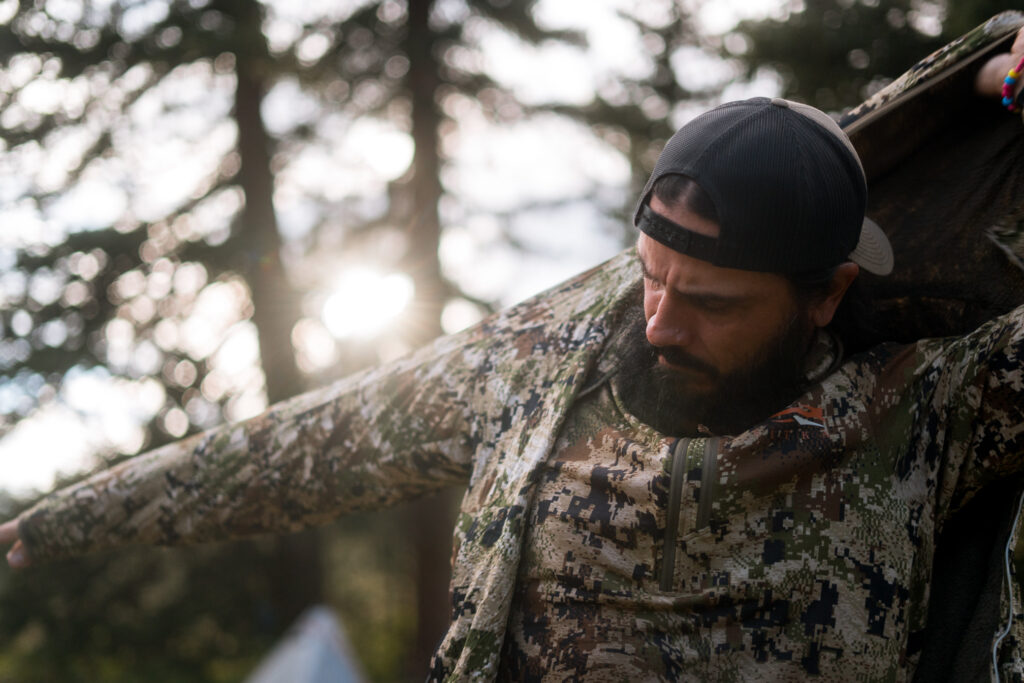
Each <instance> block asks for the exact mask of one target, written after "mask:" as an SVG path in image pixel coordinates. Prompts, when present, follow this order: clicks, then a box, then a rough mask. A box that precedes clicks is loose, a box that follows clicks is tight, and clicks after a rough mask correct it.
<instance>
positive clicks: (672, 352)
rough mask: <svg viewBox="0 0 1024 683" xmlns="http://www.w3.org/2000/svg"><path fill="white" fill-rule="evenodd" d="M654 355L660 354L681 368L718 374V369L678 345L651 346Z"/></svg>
mask: <svg viewBox="0 0 1024 683" xmlns="http://www.w3.org/2000/svg"><path fill="white" fill-rule="evenodd" d="M651 352H652V356H653V357H654V358H655V359H657V358H658V357H659V356H660V357H661V358H664V359H665V362H667V363H669V364H670V365H674V366H675V367H679V368H686V369H688V370H695V371H697V372H702V373H704V374H706V375H710V376H712V377H717V376H718V369H717V368H715V367H714V366H712V365H709V364H708V363H705V362H704V361H702V360H700V359H699V358H697V357H696V356H693V355H692V354H690V353H687V352H686V351H684V350H683V349H680V348H678V347H676V346H653V345H652V346H651Z"/></svg>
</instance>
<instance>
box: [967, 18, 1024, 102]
mask: <svg viewBox="0 0 1024 683" xmlns="http://www.w3.org/2000/svg"><path fill="white" fill-rule="evenodd" d="M1021 57H1024V28H1022V29H1021V30H1020V31H1018V32H1017V39H1016V40H1014V41H1013V46H1012V47H1011V48H1010V51H1009V52H1003V53H1000V54H998V55H996V56H995V57H992V58H990V59H989V60H988V61H987V62H985V65H984V66H983V67H981V71H979V72H978V75H977V77H976V78H975V79H974V89H975V90H977V91H978V94H979V95H986V96H988V95H992V96H995V97H1001V96H1002V92H1003V79H1004V78H1006V73H1007V72H1008V71H1009V70H1010V69H1012V68H1013V67H1015V66H1017V62H1019V61H1020V58H1021ZM1022 87H1024V78H1022V79H1021V80H1020V81H1018V82H1017V87H1016V90H1015V91H1014V92H1020V89H1021V88H1022Z"/></svg>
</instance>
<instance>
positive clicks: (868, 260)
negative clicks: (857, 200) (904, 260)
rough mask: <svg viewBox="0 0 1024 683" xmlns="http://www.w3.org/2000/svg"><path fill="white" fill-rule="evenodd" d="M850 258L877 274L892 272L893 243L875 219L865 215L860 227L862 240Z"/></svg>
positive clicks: (893, 261)
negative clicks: (890, 242)
mask: <svg viewBox="0 0 1024 683" xmlns="http://www.w3.org/2000/svg"><path fill="white" fill-rule="evenodd" d="M850 260H851V261H853V262H854V263H856V264H857V265H858V266H860V267H861V268H863V269H864V270H866V271H868V272H869V273H873V274H875V275H888V274H889V273H891V272H892V268H893V265H894V263H895V259H894V258H893V254H892V245H891V244H889V238H887V237H886V236H885V233H884V232H882V229H881V228H880V227H878V224H877V223H875V222H874V221H873V220H871V219H870V218H868V217H867V216H865V217H864V223H863V224H861V227H860V240H858V242H857V247H856V248H855V249H854V250H853V251H852V252H850Z"/></svg>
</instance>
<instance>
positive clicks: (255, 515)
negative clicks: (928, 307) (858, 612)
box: [19, 17, 1024, 680]
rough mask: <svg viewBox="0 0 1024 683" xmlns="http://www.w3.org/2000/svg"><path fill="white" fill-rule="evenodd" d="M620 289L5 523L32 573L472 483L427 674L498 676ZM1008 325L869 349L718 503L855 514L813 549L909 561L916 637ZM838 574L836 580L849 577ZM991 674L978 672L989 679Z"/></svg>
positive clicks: (527, 305) (582, 285)
mask: <svg viewBox="0 0 1024 683" xmlns="http://www.w3.org/2000/svg"><path fill="white" fill-rule="evenodd" d="M1013 22H1016V24H1014V25H1011V24H1013ZM1013 22H1010V23H1007V22H1005V21H1004V22H1003V23H1002V24H999V25H997V26H996V29H992V31H991V36H994V37H1005V36H1006V35H1008V34H1009V32H1011V31H1012V30H1013V28H1015V26H1019V25H1020V21H1019V17H1015V18H1014V19H1013ZM981 42H984V41H981ZM974 46H975V45H974V44H973V43H972V49H974ZM881 100H884V98H881ZM881 100H880V101H881ZM637 278H638V269H637V264H636V259H635V255H634V254H633V253H632V252H626V253H624V254H622V255H620V256H619V257H616V258H615V259H613V260H611V261H610V262H608V263H607V264H605V265H603V266H601V267H599V268H597V269H595V270H593V271H591V272H589V273H586V274H584V275H582V276H580V277H578V278H575V279H573V280H572V281H570V282H568V283H567V284H565V285H563V286H561V287H558V288H556V289H555V290H552V291H551V292H547V293H545V294H543V295H541V296H538V297H536V298H534V299H531V300H529V301H526V302H524V303H522V304H520V305H518V306H515V307H513V308H512V309H509V310H508V311H505V312H503V313H500V314H498V315H496V316H494V317H492V318H490V319H488V320H486V321H485V322H483V323H481V324H480V325H478V326H477V327H475V328H472V329H470V330H467V331H465V332H463V333H460V334H457V335H454V336H450V337H445V338H442V339H439V340H437V341H436V342H434V343H433V344H431V345H429V346H427V347H425V348H423V349H422V350H420V351H418V352H416V353H414V354H412V355H411V356H409V357H407V358H404V359H401V360H399V361H396V362H394V363H391V364H389V365H387V366H384V367H381V368H377V369H372V370H368V371H366V372H363V373H360V374H357V375H354V376H352V377H349V378H347V379H344V380H342V381H340V382H338V383H336V384H334V385H333V386H330V387H328V388H325V389H321V390H318V391H314V392H310V393H308V394H304V395H302V396H299V397H296V398H294V399H291V400H289V401H285V402H282V403H279V404H277V405H275V406H273V407H271V409H270V410H268V411H267V412H266V413H265V414H263V415H261V416H259V417H256V418H253V419H251V420H249V421H246V422H244V423H242V424H237V425H227V426H224V427H220V428H216V429H213V430H211V431H209V432H206V433H204V434H200V435H197V436H194V437H191V438H189V439H185V440H183V441H181V442H178V443H175V444H170V445H168V446H165V447H163V448H160V449H157V450H155V451H152V452H149V453H146V454H143V455H141V456H138V457H136V458H133V459H132V460H130V461H128V462H126V463H123V464H122V465H120V466H118V467H115V468H113V469H111V470H108V471H105V472H101V473H99V474H97V475H95V476H93V477H91V478H90V479H88V480H86V481H84V482H82V483H80V484H77V485H74V486H72V487H69V488H68V489H65V490H62V491H59V492H57V493H55V494H52V495H51V496H49V497H47V498H45V499H44V500H43V501H41V502H40V503H39V504H38V505H37V506H35V507H34V508H33V509H31V510H29V511H27V512H26V513H24V514H23V515H22V516H21V517H20V522H19V528H20V532H21V535H22V537H23V539H24V540H25V543H26V545H27V547H28V549H29V552H30V554H31V555H32V556H33V557H34V558H35V559H36V560H37V561H42V560H45V559H48V558H57V557H62V556H70V555H76V554H81V553H85V552H90V551H94V550H99V549H103V548H109V547H114V546H117V545H121V544H126V543H162V544H173V543H184V542H198V541H206V540H214V539H222V538H225V537H229V536H235V535H242V534H248V533H256V532H266V531H290V530H295V529H298V528H301V527H304V526H308V525H311V524H316V523H318V522H323V521H325V520H328V519H331V518H333V517H336V516H337V515H340V514H343V513H345V512H347V511H352V510H358V509H365V508H376V507H380V506H383V505H387V504H390V503H393V502H396V501H399V500H403V499H408V498H411V497H414V496H416V495H419V494H422V493H425V492H428V491H431V490H434V489H437V488H440V487H442V486H446V485H449V484H451V483H456V482H461V483H467V490H466V494H465V497H464V499H463V503H462V509H461V513H460V516H459V520H458V523H457V526H456V529H455V546H456V554H455V560H454V568H453V577H452V584H451V590H452V600H453V604H452V609H453V612H452V624H451V628H450V629H449V631H448V633H447V635H446V636H445V638H444V640H443V642H442V643H441V645H440V647H439V649H438V652H437V655H436V656H435V661H434V676H435V677H436V678H439V679H452V680H462V679H466V680H490V679H493V678H494V676H495V674H496V672H497V667H498V666H499V654H500V650H501V646H502V642H503V637H504V632H505V627H506V621H507V617H508V611H509V605H510V600H511V595H512V592H513V588H514V583H515V576H516V570H517V566H518V563H519V557H520V552H521V549H522V548H521V546H522V539H523V536H524V531H525V529H524V520H525V511H526V510H528V509H529V506H530V503H531V500H532V498H531V497H532V495H533V492H534V490H535V483H536V481H535V479H536V473H537V471H538V464H539V463H541V462H542V461H544V460H545V459H546V458H547V457H548V456H549V454H550V451H551V449H552V446H553V444H554V442H555V439H556V436H557V434H558V431H559V428H560V426H561V424H562V421H563V419H564V418H565V415H566V412H567V409H568V408H569V407H570V406H571V405H572V404H573V401H574V398H575V396H576V395H577V393H578V392H579V390H580V387H581V386H582V385H583V383H584V382H585V380H586V378H588V377H591V376H592V375H593V372H594V370H595V368H596V366H597V364H598V361H599V359H600V357H601V351H602V349H603V347H604V345H605V342H606V340H607V339H608V338H609V335H610V334H611V332H613V331H614V330H615V329H616V326H617V324H618V322H619V320H620V319H621V316H622V315H623V313H624V310H625V308H626V306H627V305H628V301H629V294H630V292H631V290H632V288H633V287H634V286H635V284H636V281H637ZM1022 315H1024V313H1022V312H1021V311H1020V310H1017V311H1015V312H1014V313H1012V314H1010V315H1008V316H1005V317H1003V318H1000V319H999V320H997V321H995V322H993V323H991V324H989V325H987V326H985V327H983V328H982V329H980V330H979V331H978V332H976V333H974V334H972V335H970V336H968V337H965V338H962V339H958V340H952V341H950V340H947V341H931V342H921V343H918V344H914V345H910V346H902V347H896V346H883V347H880V348H879V349H877V350H875V351H874V352H872V353H869V354H866V355H864V356H861V357H857V358H855V359H852V360H850V361H849V362H848V363H846V364H845V365H844V366H843V367H842V368H841V370H840V371H839V372H837V373H835V374H834V375H832V376H830V377H829V378H828V379H826V380H825V381H823V382H822V383H820V384H819V385H817V386H816V387H814V388H812V390H811V391H810V392H808V394H807V395H805V396H804V397H802V398H801V400H800V401H799V402H798V403H799V404H800V405H802V406H811V407H812V408H814V409H815V410H816V411H817V410H819V409H820V411H821V421H820V422H819V421H817V420H812V421H814V422H816V423H818V424H824V425H825V427H824V428H823V429H822V428H818V427H814V428H810V430H809V431H804V430H803V429H800V428H797V427H794V426H793V425H791V424H790V425H787V426H785V427H784V428H780V427H779V425H777V424H775V423H773V422H772V421H768V422H766V423H764V424H762V425H758V426H756V427H755V428H753V429H751V430H749V431H748V432H745V433H744V434H741V435H736V436H735V437H733V438H731V439H723V441H722V442H720V443H719V444H718V449H719V451H718V452H719V462H720V463H721V466H720V467H719V469H718V475H717V476H718V479H717V481H716V484H715V485H716V486H717V485H721V486H742V487H749V492H750V495H751V496H762V495H774V493H773V492H784V491H791V492H793V494H794V495H796V494H797V493H799V494H800V495H802V496H803V498H801V500H803V501H805V502H807V501H810V502H813V503H814V504H815V505H820V506H821V510H822V515H824V517H823V518H824V519H825V520H827V519H829V517H828V515H835V514H843V515H845V514H857V515H860V516H862V518H863V519H865V520H868V521H870V522H871V524H876V525H877V529H879V530H880V531H879V533H880V534H881V535H879V536H878V537H877V538H878V539H881V541H882V542H881V543H880V544H879V545H878V547H877V548H874V547H871V544H872V543H873V542H874V541H873V540H872V539H874V538H875V537H874V536H873V535H872V534H866V535H865V536H864V537H863V538H861V539H842V538H837V539H834V541H835V542H834V543H833V542H832V539H829V542H827V543H819V544H817V545H816V547H817V548H819V549H821V548H842V547H852V545H854V542H855V541H856V543H860V544H861V546H862V549H864V548H866V549H867V552H868V553H871V552H876V553H877V559H876V561H875V562H873V564H872V567H874V568H875V569H876V570H877V571H875V572H874V573H872V572H871V571H868V572H867V573H865V574H864V575H863V578H862V579H861V580H874V578H872V577H876V576H878V577H882V578H886V577H887V576H888V575H887V574H886V572H885V569H884V567H885V566H886V563H890V562H891V563H896V562H900V563H906V562H910V563H912V565H913V567H912V571H911V572H910V575H911V576H912V577H913V583H912V585H907V586H901V587H899V590H900V591H905V592H906V593H907V595H908V596H909V597H908V598H907V599H906V604H905V605H904V607H903V609H904V610H905V611H906V614H907V615H908V618H912V619H913V627H914V628H918V627H921V626H922V625H923V624H924V623H925V620H926V616H927V615H926V614H925V612H926V611H927V609H926V607H925V604H926V601H927V598H928V592H929V568H930V566H931V561H932V552H933V550H934V547H933V545H934V537H935V534H936V533H938V532H939V531H940V529H941V527H942V525H943V523H944V522H946V521H947V520H948V519H950V518H951V516H952V515H953V514H954V513H955V512H956V511H957V510H959V509H962V508H965V507H967V506H968V503H969V502H970V501H971V500H972V499H979V498H983V497H982V496H978V495H977V494H978V492H979V491H981V490H983V489H984V488H986V487H991V486H994V485H997V484H998V483H999V482H1001V481H1002V479H1003V478H1004V477H1006V476H1008V475H1010V474H1016V473H1017V471H1018V470H1020V469H1021V464H1020V455H1021V447H1022V439H1024V430H1022V429H1021V425H1022V424H1024V415H1021V407H1022V406H1024V400H1022V397H1021V396H1020V392H1021V391H1022V390H1024V376H1022V369H1021V362H1020V358H1021V353H1022V351H1024V348H1022V341H1021V338H1022V331H1021V318H1022ZM815 415H817V413H815ZM780 448H782V450H780ZM740 456H743V457H742V458H741V457H740ZM857 459H867V460H869V461H871V462H875V463H877V462H882V463H883V465H882V469H884V468H885V467H888V466H890V465H891V475H890V477H889V479H888V480H887V482H888V483H889V484H891V485H892V486H893V487H896V488H898V489H899V490H900V491H901V492H902V493H901V495H905V501H906V502H905V505H904V504H901V505H899V506H896V507H886V508H884V509H879V508H878V507H877V501H876V499H875V498H874V494H873V492H872V490H869V489H866V488H864V487H862V486H861V485H860V484H861V480H860V478H859V475H858V474H857V472H856V468H853V469H851V463H855V462H856V461H857ZM744 460H749V463H750V467H744V466H743V464H742V462H741V461H744ZM778 463H787V464H786V466H784V467H770V468H769V469H770V470H771V476H770V477H768V478H761V476H760V475H759V474H758V473H759V472H760V471H761V470H759V467H761V468H763V467H765V466H766V465H768V464H776V465H777V464H778ZM874 471H876V472H877V471H878V466H877V465H876V466H875V467H874ZM708 500H709V501H712V502H711V503H710V505H711V508H710V510H708V511H707V514H710V515H711V516H712V517H713V516H714V513H715V508H714V503H713V498H709V499H708ZM815 501H816V502H815ZM893 519H895V520H898V521H896V522H895V523H894V522H893V521H892V520H893ZM865 524H867V522H865ZM875 528H876V527H872V526H865V527H864V529H865V530H872V529H875ZM885 529H888V530H889V531H888V532H892V530H893V529H896V531H899V532H900V533H904V534H906V537H907V538H912V539H914V541H913V542H912V543H911V545H913V546H914V547H915V551H914V554H913V556H912V557H902V558H897V557H890V556H888V555H886V554H885V552H886V546H885V538H886V537H885V535H884V533H888V532H883V531H882V530H885ZM872 533H873V532H872ZM893 533H895V532H893ZM1012 540H1013V539H1011V541H1012ZM904 547H905V546H904ZM1004 557H1005V556H1004V555H1001V556H1000V558H1004ZM837 562H840V560H839V559H837V558H830V559H829V558H823V557H818V558H814V557H809V558H808V571H809V572H812V573H813V572H820V577H821V581H822V582H832V581H835V580H838V579H837V578H836V573H837V572H838V571H839V569H837ZM1005 564H1006V571H1007V573H1008V572H1009V562H1008V561H1006V563H1005ZM870 569H871V567H868V570H870ZM847 574H848V576H845V577H844V578H843V580H846V581H857V580H858V579H857V578H856V576H854V575H853V574H852V573H850V572H847ZM1011 586H1012V584H1010V583H1008V582H1007V581H1004V580H999V581H998V582H997V583H996V592H997V593H998V596H997V598H998V603H999V610H1000V614H999V624H1000V626H999V629H998V631H997V632H995V631H994V632H991V633H990V634H989V636H988V637H986V638H985V641H986V642H985V643H984V647H983V648H982V649H983V651H984V652H985V653H990V652H993V651H994V650H993V648H992V645H993V643H995V644H999V645H1000V646H1001V650H1000V652H1001V653H1002V657H1003V658H1002V660H1001V661H1005V662H1007V664H1006V665H1005V667H1004V668H1003V671H1004V672H1006V673H1011V672H1013V673H1015V674H1016V675H1018V676H1019V672H1020V670H1021V657H1020V653H1019V644H1020V642H1021V641H1020V639H1019V638H1017V637H1016V630H1015V629H1014V628H1011V626H1012V625H1013V617H1015V616H1016V617H1019V616H1020V614H1021V611H1022V610H1021V609H1020V606H1019V604H1018V603H1017V602H1015V601H1016V595H1015V593H1014V592H1013V591H1012V590H1011ZM900 595H902V593H900ZM901 599H902V598H901ZM835 618H836V619H842V618H845V613H843V612H839V613H837V614H836V615H835ZM911 630H912V629H911ZM905 632H906V633H910V630H905ZM911 635H913V634H911ZM908 637H910V636H908ZM900 651H901V652H904V656H906V657H908V658H909V659H910V661H908V662H907V665H906V667H905V668H904V670H905V671H907V672H909V671H912V669H913V661H912V660H913V657H914V656H915V655H914V654H913V651H914V648H913V647H910V646H906V645H903V646H901V648H900ZM985 657H986V658H987V657H988V654H985ZM987 661H988V662H989V663H990V664H989V666H990V667H992V668H993V671H992V673H994V672H995V671H994V667H995V666H996V664H995V660H994V659H993V658H988V659H987Z"/></svg>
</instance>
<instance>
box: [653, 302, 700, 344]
mask: <svg viewBox="0 0 1024 683" xmlns="http://www.w3.org/2000/svg"><path fill="white" fill-rule="evenodd" d="M692 339H693V331H692V321H691V320H690V319H689V316H687V315H686V312H685V311H684V310H683V308H682V307H681V306H679V305H678V302H674V301H672V298H671V297H668V296H662V297H661V298H660V299H659V300H658V302H657V306H656V307H655V309H654V314H653V315H651V317H650V318H648V319H647V341H649V342H650V343H651V344H653V345H654V346H680V347H685V346H688V345H689V344H690V342H691V341H692Z"/></svg>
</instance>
